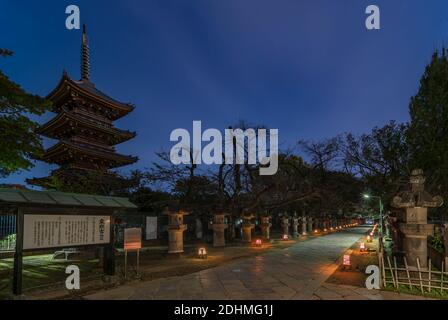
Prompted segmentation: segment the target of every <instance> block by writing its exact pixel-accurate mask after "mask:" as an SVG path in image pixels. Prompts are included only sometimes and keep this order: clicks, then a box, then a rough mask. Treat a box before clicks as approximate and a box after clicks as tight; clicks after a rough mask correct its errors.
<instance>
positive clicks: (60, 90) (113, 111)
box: [46, 72, 134, 120]
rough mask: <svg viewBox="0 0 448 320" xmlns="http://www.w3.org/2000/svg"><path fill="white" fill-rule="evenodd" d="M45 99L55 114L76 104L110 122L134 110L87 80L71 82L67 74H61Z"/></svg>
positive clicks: (128, 104)
mask: <svg viewBox="0 0 448 320" xmlns="http://www.w3.org/2000/svg"><path fill="white" fill-rule="evenodd" d="M46 98H47V99H48V100H50V101H52V102H53V111H55V112H60V111H61V109H62V108H63V107H64V106H65V105H67V104H70V103H71V102H76V103H78V104H81V105H84V106H87V107H91V108H92V109H96V110H98V111H101V112H103V113H105V114H106V116H107V117H108V118H109V119H110V120H117V119H119V118H121V117H123V116H125V115H127V114H128V113H129V112H131V111H132V110H134V106H133V105H132V104H130V103H123V102H119V101H117V100H115V99H113V98H111V97H109V96H108V95H106V94H105V93H103V92H102V91H100V90H99V89H97V88H96V86H95V84H93V83H92V82H91V81H90V80H88V79H81V80H79V81H75V80H72V79H71V78H70V76H69V75H68V74H67V72H64V73H63V75H62V78H61V80H59V83H58V85H57V86H56V88H55V89H54V90H53V91H51V92H50V93H49V94H48V95H47V97H46Z"/></svg>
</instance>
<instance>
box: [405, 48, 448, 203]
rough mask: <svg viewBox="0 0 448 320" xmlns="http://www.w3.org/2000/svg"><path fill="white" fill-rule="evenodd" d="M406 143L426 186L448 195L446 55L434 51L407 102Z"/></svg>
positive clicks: (413, 163) (445, 195)
mask: <svg viewBox="0 0 448 320" xmlns="http://www.w3.org/2000/svg"><path fill="white" fill-rule="evenodd" d="M409 112H410V118H411V121H410V125H409V131H408V135H407V138H408V143H409V146H410V150H411V163H412V166H413V168H421V169H423V170H424V171H425V175H426V176H427V178H428V179H427V187H428V188H429V189H431V190H432V191H433V192H438V193H441V195H442V196H444V198H445V199H447V196H448V59H447V57H446V52H445V49H443V50H442V53H441V54H439V53H438V52H435V53H434V54H433V56H432V59H431V62H430V63H429V65H428V66H427V67H426V70H425V72H424V74H423V76H422V78H421V80H420V88H419V90H418V92H417V94H416V95H415V96H414V97H413V98H412V99H411V103H410V106H409Z"/></svg>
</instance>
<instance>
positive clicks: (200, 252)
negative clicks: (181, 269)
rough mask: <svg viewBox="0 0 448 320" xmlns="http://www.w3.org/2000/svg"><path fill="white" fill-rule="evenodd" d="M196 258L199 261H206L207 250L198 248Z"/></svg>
mask: <svg viewBox="0 0 448 320" xmlns="http://www.w3.org/2000/svg"><path fill="white" fill-rule="evenodd" d="M198 257H199V259H207V250H206V249H205V248H199V250H198Z"/></svg>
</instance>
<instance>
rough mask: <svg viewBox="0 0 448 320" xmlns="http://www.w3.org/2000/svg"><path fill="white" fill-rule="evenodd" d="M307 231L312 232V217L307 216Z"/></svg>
mask: <svg viewBox="0 0 448 320" xmlns="http://www.w3.org/2000/svg"><path fill="white" fill-rule="evenodd" d="M307 220H308V221H307V222H308V232H309V233H310V234H313V217H308V219H307Z"/></svg>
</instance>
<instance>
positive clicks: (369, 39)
mask: <svg viewBox="0 0 448 320" xmlns="http://www.w3.org/2000/svg"><path fill="white" fill-rule="evenodd" d="M69 4H77V5H78V6H79V7H80V9H81V22H82V23H85V24H87V28H88V34H89V41H90V53H91V66H92V67H91V74H92V76H91V77H92V81H93V82H95V84H96V85H97V87H98V88H100V89H101V90H103V91H104V92H106V93H107V94H109V95H110V96H112V97H114V98H116V99H118V100H121V101H124V102H132V103H134V104H135V105H136V109H135V111H134V112H132V113H131V114H130V115H128V116H126V117H124V118H122V119H120V120H119V121H117V123H116V124H117V126H118V127H120V128H124V129H130V130H134V131H137V133H138V136H137V137H136V138H135V139H133V140H131V141H128V142H125V143H123V144H121V145H119V146H118V151H119V152H120V153H124V154H132V155H137V156H139V157H140V161H139V162H138V163H137V164H135V165H133V166H128V167H125V168H123V169H122V170H123V171H124V172H126V171H127V170H128V169H133V168H144V167H148V166H149V165H150V163H151V161H153V160H155V155H154V152H155V151H159V150H161V149H165V150H169V148H170V146H171V145H172V143H170V142H169V134H170V132H171V131H172V130H173V129H175V128H187V129H188V130H190V131H191V126H192V121H193V120H202V123H203V127H205V128H211V127H213V128H218V129H222V130H223V129H224V128H226V127H227V126H229V125H232V124H234V123H236V122H238V121H239V120H247V121H249V122H250V123H252V124H263V125H266V126H268V127H270V128H278V129H279V139H280V142H281V144H282V146H283V147H287V146H293V145H294V144H295V142H296V141H297V140H298V139H312V140H317V139H321V138H326V137H331V136H334V135H337V134H340V133H343V132H347V131H350V132H354V133H357V134H360V133H364V132H368V131H370V130H371V128H372V127H374V126H381V125H383V124H385V123H386V122H387V121H389V120H392V119H394V120H397V121H399V122H403V121H407V120H408V103H409V99H410V97H411V96H412V95H413V94H415V92H416V90H417V88H418V82H419V79H420V77H421V75H422V72H423V71H424V67H425V65H426V64H427V63H428V61H429V59H430V56H431V54H432V52H433V51H434V50H435V49H436V48H440V47H442V46H443V45H446V44H447V36H448V1H446V0H431V1H424V0H369V1H364V0H146V1H143V0H141V1H137V0H128V1H117V0H115V1H110V0H109V1H97V0H95V1H60V0H58V1H13V0H3V1H2V2H1V7H0V21H1V25H2V31H1V32H0V47H4V48H8V49H10V50H12V51H14V52H15V55H14V56H13V57H12V58H7V59H0V69H1V70H3V71H4V72H6V74H7V75H9V76H10V78H11V79H13V80H14V81H16V82H18V83H19V84H21V85H22V86H23V87H24V88H25V89H26V90H28V91H29V92H32V93H36V94H39V95H46V94H47V93H49V92H50V91H51V90H52V89H53V88H54V87H55V86H56V84H57V83H58V81H59V79H60V77H61V75H62V71H63V69H66V70H67V71H68V72H69V74H70V75H71V76H72V77H73V78H75V79H78V78H79V77H80V75H79V60H80V59H79V52H80V38H81V31H80V30H71V31H69V30H67V29H65V18H66V14H65V7H66V6H67V5H69ZM369 4H376V5H378V6H379V7H380V9H381V30H379V31H378V30H377V31H367V30H366V28H365V26H364V21H365V18H366V14H365V13H364V11H365V8H366V7H367V6H368V5H369ZM51 116H53V115H51V114H47V115H45V116H44V117H42V118H40V119H39V121H40V122H44V121H46V120H48V119H49V118H50V117H51ZM52 143H54V141H46V143H45V145H46V146H49V145H51V144H52ZM49 171H50V166H49V165H47V164H44V163H39V164H37V166H36V167H35V168H34V169H33V170H32V171H29V172H23V173H21V174H16V175H13V176H11V177H9V178H8V179H5V180H3V182H14V183H23V181H24V179H25V178H26V177H32V176H36V177H41V176H45V175H47V174H48V173H49Z"/></svg>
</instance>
